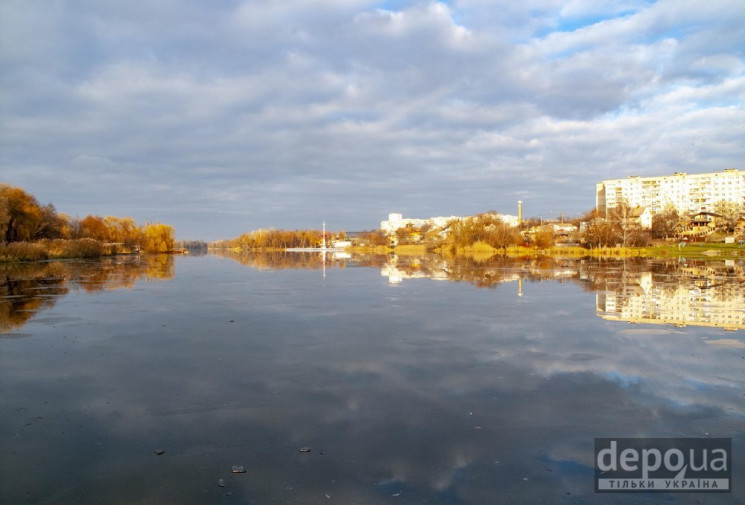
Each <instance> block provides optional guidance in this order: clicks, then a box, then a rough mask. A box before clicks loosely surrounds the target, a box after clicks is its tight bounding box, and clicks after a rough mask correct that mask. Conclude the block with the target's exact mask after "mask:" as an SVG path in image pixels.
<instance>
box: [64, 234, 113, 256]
mask: <svg viewBox="0 0 745 505" xmlns="http://www.w3.org/2000/svg"><path fill="white" fill-rule="evenodd" d="M64 242H66V244H65V245H64V248H63V249H62V254H61V255H60V256H58V257H59V258H88V259H98V258H100V257H101V253H102V250H103V246H102V245H101V243H100V242H99V241H97V240H93V239H91V238H81V239H78V240H66V241H64Z"/></svg>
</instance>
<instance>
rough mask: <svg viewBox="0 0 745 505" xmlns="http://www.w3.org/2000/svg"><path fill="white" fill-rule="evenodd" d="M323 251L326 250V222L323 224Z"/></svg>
mask: <svg viewBox="0 0 745 505" xmlns="http://www.w3.org/2000/svg"><path fill="white" fill-rule="evenodd" d="M321 248H322V249H326V221H324V222H323V245H322V246H321Z"/></svg>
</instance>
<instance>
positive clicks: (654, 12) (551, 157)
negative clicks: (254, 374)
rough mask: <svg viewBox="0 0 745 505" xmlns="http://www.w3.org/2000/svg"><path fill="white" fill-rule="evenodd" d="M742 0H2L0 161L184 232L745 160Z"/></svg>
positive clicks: (35, 186) (565, 198)
mask: <svg viewBox="0 0 745 505" xmlns="http://www.w3.org/2000/svg"><path fill="white" fill-rule="evenodd" d="M744 99H745V4H743V2H742V0H707V1H706V2H702V1H700V0H669V1H668V0H659V1H657V2H652V1H641V0H596V1H590V0H568V1H559V0H523V1H520V2H513V1H487V0H451V1H447V2H444V1H443V2H432V1H407V0H386V1H373V0H343V1H342V0H336V1H334V0H302V1H301V0H297V1H293V0H286V1H284V0H178V1H177V0H158V1H153V0H128V1H127V2H120V1H111V0H48V1H29V0H2V2H0V182H5V183H8V184H12V185H14V186H20V187H22V188H24V189H25V190H26V191H28V192H30V193H32V194H33V195H35V196H36V198H37V199H38V200H39V202H40V203H42V204H46V203H50V202H51V203H53V204H54V205H55V207H56V208H57V210H58V211H60V212H64V213H66V214H68V215H70V216H78V217H84V216H85V215H87V214H97V215H101V216H106V215H114V216H121V217H123V216H131V217H134V218H135V220H137V222H139V223H144V222H162V223H167V224H170V225H172V226H174V227H175V229H176V236H177V238H180V239H202V240H215V239H220V238H231V237H235V236H237V235H239V234H241V233H244V232H246V231H249V230H255V229H259V228H270V227H273V228H284V229H300V228H316V229H320V227H321V224H322V222H323V221H325V222H326V223H327V226H328V228H329V229H331V230H342V229H343V230H346V231H359V230H364V229H374V228H377V227H379V225H380V221H381V220H383V219H386V218H387V215H388V213H390V212H400V213H402V214H404V216H406V217H420V218H426V217H431V216H449V215H458V216H462V215H472V214H475V213H479V212H485V211H488V210H496V211H498V212H502V213H506V214H516V213H517V203H516V202H517V201H518V200H522V201H523V202H524V205H523V209H524V215H525V216H526V217H544V218H547V217H555V216H558V215H559V214H560V213H563V214H564V215H578V214H580V213H582V212H584V211H586V210H589V209H591V208H592V207H593V206H594V204H595V196H594V195H595V184H596V183H597V182H599V181H601V180H604V179H612V178H622V177H626V176H628V175H648V176H652V175H667V174H672V173H673V172H678V171H683V172H688V173H699V172H711V171H721V170H723V169H725V168H740V169H743V168H745V167H743V163H742V160H743V159H745V108H744V107H743V101H744Z"/></svg>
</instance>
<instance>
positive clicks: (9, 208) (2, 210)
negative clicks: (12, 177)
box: [0, 184, 66, 244]
mask: <svg viewBox="0 0 745 505" xmlns="http://www.w3.org/2000/svg"><path fill="white" fill-rule="evenodd" d="M65 224H66V223H65V219H64V217H62V216H60V215H58V214H57V211H56V210H55V208H54V206H53V205H52V204H48V205H44V206H40V205H39V202H37V201H36V198H34V196H33V195H30V194H28V193H26V192H25V191H24V190H23V189H21V188H16V187H13V186H10V185H8V184H0V240H2V241H4V242H5V243H6V244H10V243H11V242H21V241H26V242H30V241H33V240H40V239H45V238H50V239H54V238H63V237H64V232H65Z"/></svg>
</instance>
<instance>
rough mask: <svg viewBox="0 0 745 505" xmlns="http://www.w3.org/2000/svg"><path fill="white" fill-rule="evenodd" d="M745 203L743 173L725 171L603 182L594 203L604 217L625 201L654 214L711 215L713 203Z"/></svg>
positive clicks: (735, 170) (730, 169)
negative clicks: (672, 210)
mask: <svg viewBox="0 0 745 505" xmlns="http://www.w3.org/2000/svg"><path fill="white" fill-rule="evenodd" d="M720 200H726V201H730V202H735V203H738V204H740V205H742V204H745V171H742V170H738V169H736V168H728V169H726V170H724V171H722V172H709V173H705V174H686V173H685V172H676V173H675V174H673V175H664V176H660V177H638V176H630V177H627V178H626V179H612V180H607V181H602V182H600V183H598V184H597V185H596V197H595V204H596V207H597V210H598V212H600V213H601V214H604V213H605V212H606V211H608V210H610V209H613V208H615V207H616V206H617V205H618V204H619V202H621V201H626V202H627V203H628V204H629V205H631V206H632V207H645V208H647V209H649V211H650V212H651V213H652V214H653V215H654V214H656V213H658V212H660V211H661V210H663V209H664V208H665V207H667V206H668V205H672V206H673V207H675V208H676V209H677V210H678V212H680V213H692V214H696V213H699V212H706V211H709V212H711V211H712V210H713V209H714V205H715V204H716V202H718V201H720Z"/></svg>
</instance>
